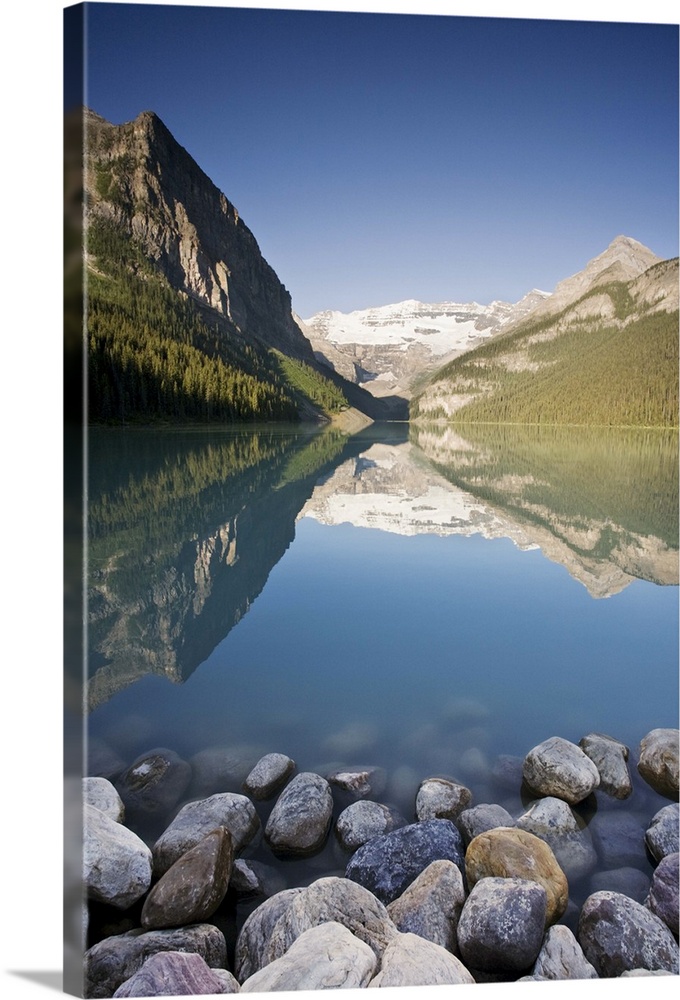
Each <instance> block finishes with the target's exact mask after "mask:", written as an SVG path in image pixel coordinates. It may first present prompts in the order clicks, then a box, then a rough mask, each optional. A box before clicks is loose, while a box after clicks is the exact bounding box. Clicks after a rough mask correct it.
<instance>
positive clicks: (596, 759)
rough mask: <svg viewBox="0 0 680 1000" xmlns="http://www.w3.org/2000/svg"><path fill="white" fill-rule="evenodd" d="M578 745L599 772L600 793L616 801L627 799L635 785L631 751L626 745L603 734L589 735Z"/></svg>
mask: <svg viewBox="0 0 680 1000" xmlns="http://www.w3.org/2000/svg"><path fill="white" fill-rule="evenodd" d="M578 745H579V746H580V747H581V749H582V750H583V752H584V753H585V754H586V755H587V756H588V757H590V759H591V760H592V762H593V764H594V765H595V767H596V768H597V770H598V773H599V775H600V791H602V792H605V793H606V794H607V795H611V796H612V797H613V798H615V799H627V798H628V796H629V795H630V794H631V792H632V791H633V784H632V782H631V780H630V773H629V771H628V757H629V756H630V750H629V749H628V747H627V746H626V745H625V743H621V741H620V740H615V739H614V737H613V736H605V735H604V734H603V733H588V735H587V736H584V737H583V739H581V740H579V744H578Z"/></svg>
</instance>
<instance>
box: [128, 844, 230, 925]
mask: <svg viewBox="0 0 680 1000" xmlns="http://www.w3.org/2000/svg"><path fill="white" fill-rule="evenodd" d="M233 860H234V850H233V847H232V843H231V834H230V833H229V831H228V830H225V828H224V827H223V826H220V827H218V828H217V829H216V830H213V831H212V833H209V834H208V836H207V837H204V838H203V840H201V841H200V842H199V843H198V844H196V846H195V847H192V848H191V849H190V850H189V851H187V852H186V854H183V855H182V857H181V858H179V859H178V860H177V861H175V863H174V865H172V866H171V867H170V868H168V870H167V872H166V873H165V875H163V877H162V878H161V879H160V881H159V882H157V883H156V884H155V886H154V887H153V889H152V890H151V892H150V893H149V895H148V896H147V897H146V899H145V901H144V906H143V908H142V917H141V924H142V927H143V928H144V929H145V930H153V929H156V928H158V929H160V928H162V927H182V926H184V925H185V924H196V923H201V922H202V921H204V920H207V919H208V917H211V916H212V915H213V913H214V912H215V910H216V909H217V907H218V906H219V905H220V903H221V902H222V900H223V899H224V896H225V894H226V891H227V887H228V885H229V878H230V876H231V867H232V863H233Z"/></svg>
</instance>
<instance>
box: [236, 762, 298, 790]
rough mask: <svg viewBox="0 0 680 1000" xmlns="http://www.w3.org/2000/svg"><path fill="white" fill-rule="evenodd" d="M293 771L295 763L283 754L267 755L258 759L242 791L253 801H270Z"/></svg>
mask: <svg viewBox="0 0 680 1000" xmlns="http://www.w3.org/2000/svg"><path fill="white" fill-rule="evenodd" d="M294 770H295V761H294V760H292V758H291V757H287V756H286V755H285V754H283V753H268V754H265V755H264V757H260V759H259V760H258V762H257V764H256V765H255V767H254V768H253V769H252V771H251V772H250V774H249V775H248V777H247V778H246V780H245V781H244V782H243V791H244V792H246V794H247V795H250V796H251V797H252V798H254V799H258V800H264V799H270V798H272V796H274V795H276V793H277V792H278V791H279V789H280V788H282V786H283V785H285V783H286V782H287V781H288V779H289V778H290V776H291V774H292V773H293V771H294Z"/></svg>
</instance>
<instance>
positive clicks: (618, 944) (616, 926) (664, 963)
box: [578, 890, 678, 978]
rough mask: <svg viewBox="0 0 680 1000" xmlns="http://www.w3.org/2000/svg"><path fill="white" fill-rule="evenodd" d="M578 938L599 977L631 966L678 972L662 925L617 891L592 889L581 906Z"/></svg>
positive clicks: (675, 947) (675, 954) (675, 949)
mask: <svg viewBox="0 0 680 1000" xmlns="http://www.w3.org/2000/svg"><path fill="white" fill-rule="evenodd" d="M578 939H579V942H580V944H581V947H582V948H583V951H584V954H585V956H586V958H587V959H588V961H589V962H590V964H591V965H593V966H594V967H595V970H596V972H597V973H598V975H599V976H602V977H606V978H610V977H614V976H620V975H621V974H622V973H623V972H626V971H627V970H632V969H648V970H649V971H654V970H656V969H663V970H666V971H667V972H672V973H674V974H676V975H677V974H678V943H677V941H676V940H675V938H674V937H673V934H672V933H671V931H670V930H669V929H668V927H667V926H666V924H665V923H664V922H663V921H662V920H661V919H660V918H659V917H657V916H656V914H655V913H652V912H651V911H650V910H648V909H647V908H646V907H645V906H642V905H641V904H640V903H636V902H635V900H633V899H630V897H629V896H623V895H621V894H620V893H617V892H607V891H606V890H605V891H602V892H596V893H593V895H592V896H588V898H587V899H586V901H585V903H584V904H583V907H582V909H581V915H580V917H579V922H578Z"/></svg>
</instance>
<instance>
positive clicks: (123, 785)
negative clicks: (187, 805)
mask: <svg viewBox="0 0 680 1000" xmlns="http://www.w3.org/2000/svg"><path fill="white" fill-rule="evenodd" d="M190 780H191V767H190V765H189V764H188V763H187V762H186V761H185V760H182V758H181V757H180V756H179V754H176V753H175V751H174V750H168V749H167V748H166V747H159V748H158V749H156V750H149V751H147V753H144V754H142V755H141V756H139V757H137V759H136V760H135V761H134V762H133V763H132V764H131V765H130V767H129V768H128V769H127V771H124V772H123V774H122V775H121V776H120V778H118V780H117V782H116V787H117V789H118V792H119V793H120V797H121V799H122V800H123V802H124V803H125V808H126V810H127V811H128V812H129V813H131V814H133V815H134V814H136V815H139V814H145V815H149V816H158V815H164V814H165V813H167V812H169V811H170V810H171V809H172V808H173V806H175V805H177V803H178V802H179V800H180V799H181V797H182V795H183V794H184V792H185V791H186V789H187V786H188V785H189V781H190Z"/></svg>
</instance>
